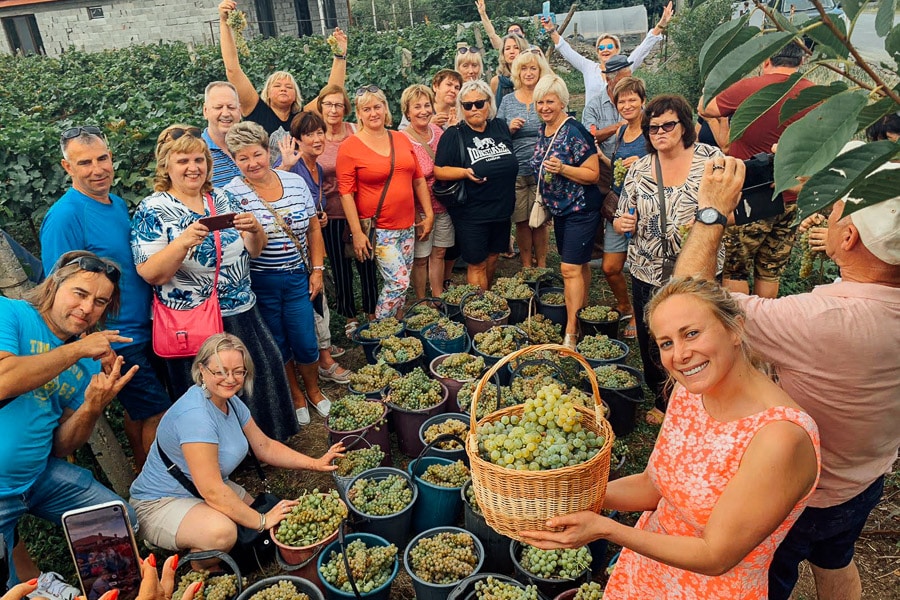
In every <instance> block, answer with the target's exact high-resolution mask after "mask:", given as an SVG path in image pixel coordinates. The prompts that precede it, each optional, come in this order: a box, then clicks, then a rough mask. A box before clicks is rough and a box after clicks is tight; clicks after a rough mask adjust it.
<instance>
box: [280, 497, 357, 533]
mask: <svg viewBox="0 0 900 600" xmlns="http://www.w3.org/2000/svg"><path fill="white" fill-rule="evenodd" d="M345 518H347V505H346V504H344V503H343V501H341V496H340V494H338V492H337V490H331V491H330V492H326V493H319V490H318V489H314V490H313V491H312V492H311V493H308V494H303V495H302V496H300V497H299V498H297V505H296V506H294V507H293V508H292V509H291V512H290V513H289V514H288V516H287V517H286V518H285V519H284V520H283V521H282V522H281V523H279V524H278V530H277V531H276V532H275V539H276V540H278V541H279V542H281V543H282V544H284V545H286V546H295V547H303V546H310V545H312V544H315V543H316V542H318V541H321V540H323V539H325V538H326V537H328V536H329V535H331V534H332V533H334V532H335V531H337V528H338V527H340V525H341V521H343V520H344V519H345Z"/></svg>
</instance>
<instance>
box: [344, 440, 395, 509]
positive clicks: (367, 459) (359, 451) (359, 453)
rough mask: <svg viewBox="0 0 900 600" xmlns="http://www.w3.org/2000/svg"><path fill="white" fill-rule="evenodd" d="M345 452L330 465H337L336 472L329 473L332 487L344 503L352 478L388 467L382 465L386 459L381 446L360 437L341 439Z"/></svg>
mask: <svg viewBox="0 0 900 600" xmlns="http://www.w3.org/2000/svg"><path fill="white" fill-rule="evenodd" d="M341 442H343V444H344V447H345V448H346V451H345V452H344V456H343V457H342V458H336V459H334V460H333V461H332V464H334V465H337V471H332V472H331V477H332V478H333V479H334V487H335V488H337V491H338V492H339V493H340V494H341V498H343V499H344V501H345V502H346V500H347V496H346V494H347V488H348V487H349V486H350V482H351V481H353V478H354V477H356V476H357V475H359V474H361V473H365V472H366V471H368V470H369V469H374V468H376V467H387V466H390V465H385V464H383V462H384V460H385V459H386V458H387V455H386V454H385V452H384V450H382V449H381V446H377V445H372V444H371V443H369V441H368V440H367V439H366V438H364V437H363V436H360V435H348V436H346V437H344V438H342V439H341Z"/></svg>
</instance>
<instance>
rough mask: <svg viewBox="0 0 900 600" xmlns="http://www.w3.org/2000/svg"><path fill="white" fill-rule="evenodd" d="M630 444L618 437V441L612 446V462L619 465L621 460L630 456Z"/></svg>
mask: <svg viewBox="0 0 900 600" xmlns="http://www.w3.org/2000/svg"><path fill="white" fill-rule="evenodd" d="M628 452H629V450H628V445H627V444H626V443H625V442H624V441H622V438H616V441H615V442H613V447H612V452H611V454H612V458H610V464H613V465H617V464H619V461H620V460H622V459H623V458H625V457H626V456H628Z"/></svg>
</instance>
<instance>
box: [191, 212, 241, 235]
mask: <svg viewBox="0 0 900 600" xmlns="http://www.w3.org/2000/svg"><path fill="white" fill-rule="evenodd" d="M236 216H237V213H224V214H221V215H216V216H214V217H203V218H202V219H198V221H199V222H200V223H203V224H204V225H206V227H207V229H209V230H210V231H218V230H220V229H228V228H229V227H234V218H235V217H236Z"/></svg>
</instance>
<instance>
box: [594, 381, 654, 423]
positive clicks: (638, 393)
mask: <svg viewBox="0 0 900 600" xmlns="http://www.w3.org/2000/svg"><path fill="white" fill-rule="evenodd" d="M594 374H595V375H596V376H597V387H598V388H599V389H600V396H601V397H602V398H603V401H604V402H606V403H607V404H609V424H610V425H612V428H613V432H615V434H616V436H623V435H628V434H629V433H631V432H632V431H634V418H635V415H636V414H637V409H638V406H640V404H641V402H643V401H644V388H643V387H642V386H643V384H644V374H643V373H642V372H641V370H640V369H635V368H634V367H629V366H628V365H618V364H613V365H600V366H599V367H594Z"/></svg>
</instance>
